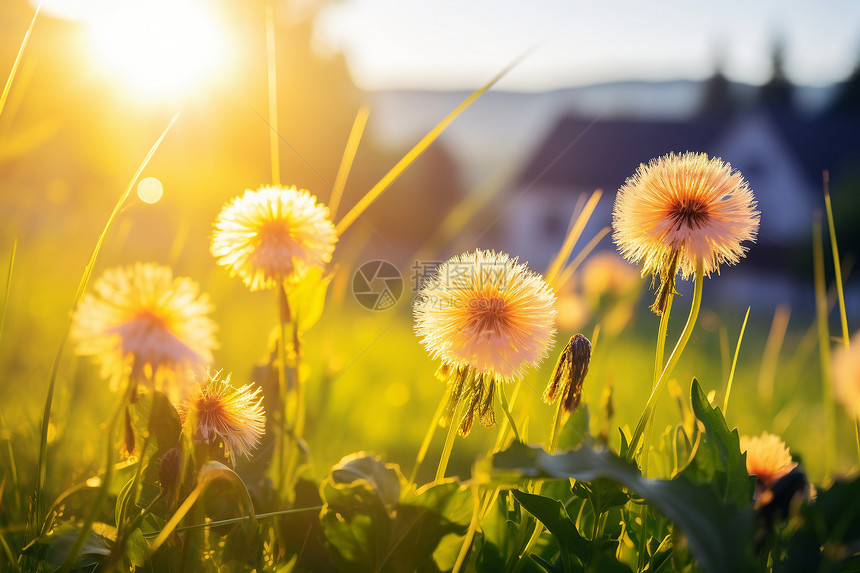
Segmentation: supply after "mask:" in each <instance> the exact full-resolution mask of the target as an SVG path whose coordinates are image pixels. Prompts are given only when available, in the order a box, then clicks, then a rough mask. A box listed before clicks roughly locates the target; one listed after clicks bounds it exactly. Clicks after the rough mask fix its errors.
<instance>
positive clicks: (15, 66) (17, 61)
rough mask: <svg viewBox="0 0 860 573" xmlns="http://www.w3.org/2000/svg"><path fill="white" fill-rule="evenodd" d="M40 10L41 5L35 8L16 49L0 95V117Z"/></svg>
mask: <svg viewBox="0 0 860 573" xmlns="http://www.w3.org/2000/svg"><path fill="white" fill-rule="evenodd" d="M41 9H42V3H41V2H39V5H38V6H37V7H36V12H35V13H34V14H33V19H32V20H30V27H29V28H27V33H26V34H24V39H23V40H22V41H21V47H20V48H18V55H17V56H15V63H13V64H12V70H11V71H10V72H9V77H8V78H7V79H6V86H5V87H4V88H3V93H2V94H0V115H3V108H4V107H5V106H6V100H7V99H8V98H9V92H10V91H12V82H13V81H14V80H15V74H16V73H17V72H18V67H19V66H20V65H21V58H22V57H23V56H24V48H26V47H27V43H28V42H29V41H30V33H31V32H32V31H33V26H35V25H36V17H37V16H38V15H39V11H40V10H41Z"/></svg>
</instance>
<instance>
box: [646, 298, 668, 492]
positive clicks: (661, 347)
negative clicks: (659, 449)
mask: <svg viewBox="0 0 860 573" xmlns="http://www.w3.org/2000/svg"><path fill="white" fill-rule="evenodd" d="M674 300H675V293H674V292H671V291H670V292H669V294H667V295H666V308H665V309H663V314H661V315H660V326H658V327H657V348H656V350H655V351H654V379H653V380H652V381H651V390H652V391H653V390H654V388H655V387H656V386H657V381H658V380H659V379H660V373H661V372H663V359H664V358H665V354H666V337H667V336H668V332H669V316H670V315H671V314H672V302H674ZM652 421H653V420H648V425H647V426H646V427H645V443H646V444H650V443H651V431H652V430H653V427H654V425H653V424H652ZM649 457H650V456H649V455H648V451H647V450H646V451H645V454H644V455H643V457H642V463H641V466H642V475H643V476H647V475H648V459H649Z"/></svg>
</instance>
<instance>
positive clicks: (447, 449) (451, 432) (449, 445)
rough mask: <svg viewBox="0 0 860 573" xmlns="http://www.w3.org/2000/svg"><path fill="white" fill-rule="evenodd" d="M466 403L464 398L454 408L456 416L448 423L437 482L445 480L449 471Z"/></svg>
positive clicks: (437, 472) (437, 470) (437, 469)
mask: <svg viewBox="0 0 860 573" xmlns="http://www.w3.org/2000/svg"><path fill="white" fill-rule="evenodd" d="M465 402H466V401H465V400H463V399H462V398H461V399H460V401H459V402H457V407H456V408H454V415H453V416H452V417H451V421H450V422H449V423H448V435H447V436H446V437H445V446H444V447H443V448H442V456H441V457H440V458H439V466H438V467H437V468H436V480H435V481H437V482H438V481H441V480H442V479H444V478H445V470H447V469H448V460H449V459H450V458H451V450H453V449H454V439H455V438H456V437H457V427H458V426H459V423H458V422H459V420H460V416H461V415H462V414H463V407H464V406H465Z"/></svg>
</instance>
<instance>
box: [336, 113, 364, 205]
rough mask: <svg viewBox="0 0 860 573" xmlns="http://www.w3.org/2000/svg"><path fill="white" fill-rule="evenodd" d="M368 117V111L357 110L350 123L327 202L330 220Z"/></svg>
mask: <svg viewBox="0 0 860 573" xmlns="http://www.w3.org/2000/svg"><path fill="white" fill-rule="evenodd" d="M369 115H370V109H369V108H367V107H362V108H361V109H359V110H358V113H357V114H356V115H355V121H354V122H353V123H352V130H351V131H350V132H349V139H347V140H346V148H345V149H344V150H343V156H342V157H341V158H340V167H338V168H337V176H336V177H335V178H334V187H332V189H331V198H330V199H329V201H328V209H329V211H330V212H331V218H332V219H334V218H335V215H337V208H338V207H340V200H341V198H342V197H343V190H344V189H346V180H347V179H348V178H349V172H350V171H351V170H352V162H353V160H355V154H356V152H357V151H358V144H359V143H361V136H362V135H364V127H365V126H366V125H367V118H368V116H369Z"/></svg>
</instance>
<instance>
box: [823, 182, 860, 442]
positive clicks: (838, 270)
mask: <svg viewBox="0 0 860 573" xmlns="http://www.w3.org/2000/svg"><path fill="white" fill-rule="evenodd" d="M823 184H824V206H825V207H826V209H827V227H828V228H829V230H830V248H831V251H832V253H833V271H834V274H835V275H836V276H835V279H836V293H837V295H839V319H840V321H841V322H842V346H843V348H845V352H848V349H849V348H850V346H851V338H850V336H849V334H848V314H847V313H846V311H845V292H844V291H843V287H842V265H841V264H840V262H839V247H838V246H837V244H836V223H835V222H834V221H833V207H832V206H831V204H830V173H829V172H828V171H825V172H824V177H823ZM854 439H855V441H856V443H857V456H858V457H860V420H856V419H855V420H854Z"/></svg>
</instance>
